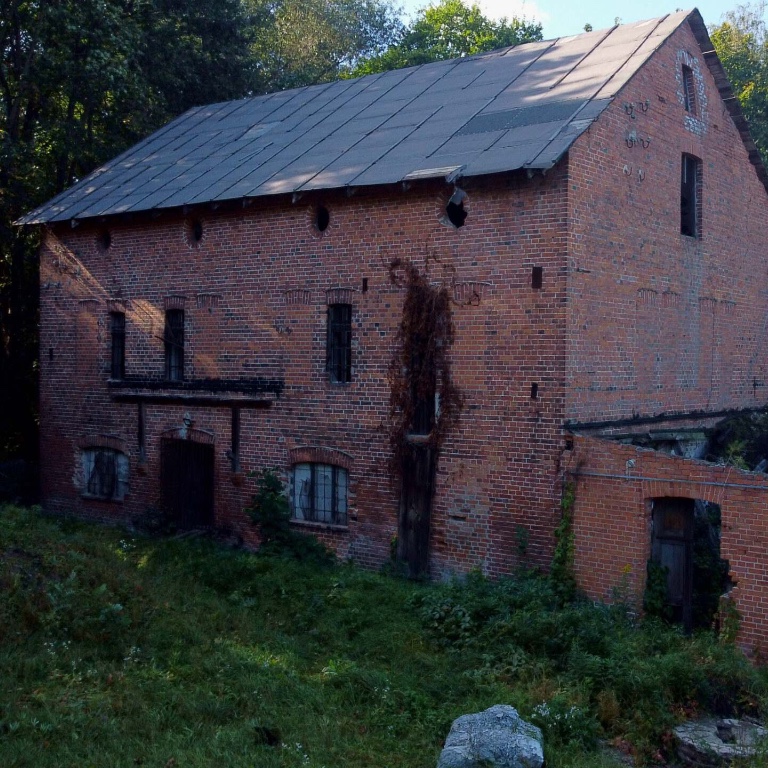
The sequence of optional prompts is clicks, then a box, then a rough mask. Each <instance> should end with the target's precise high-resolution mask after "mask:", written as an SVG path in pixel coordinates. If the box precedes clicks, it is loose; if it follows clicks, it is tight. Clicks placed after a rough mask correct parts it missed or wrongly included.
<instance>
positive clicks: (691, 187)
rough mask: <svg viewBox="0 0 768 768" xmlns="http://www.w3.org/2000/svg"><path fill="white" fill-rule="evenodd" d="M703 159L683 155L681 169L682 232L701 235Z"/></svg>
mask: <svg viewBox="0 0 768 768" xmlns="http://www.w3.org/2000/svg"><path fill="white" fill-rule="evenodd" d="M701 186H702V181H701V160H699V158H698V157H694V156H693V155H685V154H684V155H683V160H682V166H681V171H680V234H683V235H687V236H688V237H701Z"/></svg>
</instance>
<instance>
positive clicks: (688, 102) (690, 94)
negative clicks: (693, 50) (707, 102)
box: [683, 64, 698, 116]
mask: <svg viewBox="0 0 768 768" xmlns="http://www.w3.org/2000/svg"><path fill="white" fill-rule="evenodd" d="M683 100H684V102H685V111H686V112H690V113H691V114H692V115H694V116H695V115H696V114H698V110H697V104H696V86H695V80H694V78H693V70H692V69H691V68H690V67H687V66H686V65H685V64H683Z"/></svg>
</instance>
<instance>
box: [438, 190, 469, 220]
mask: <svg viewBox="0 0 768 768" xmlns="http://www.w3.org/2000/svg"><path fill="white" fill-rule="evenodd" d="M466 197H467V193H466V192H465V191H464V190H463V189H459V188H458V187H456V189H455V190H454V191H453V194H452V195H451V197H450V199H449V200H448V205H446V206H445V216H443V217H442V218H441V221H442V223H443V224H446V225H449V226H452V227H454V229H459V227H463V226H464V222H465V220H466V218H467V212H466V211H465V210H464V200H465V199H466Z"/></svg>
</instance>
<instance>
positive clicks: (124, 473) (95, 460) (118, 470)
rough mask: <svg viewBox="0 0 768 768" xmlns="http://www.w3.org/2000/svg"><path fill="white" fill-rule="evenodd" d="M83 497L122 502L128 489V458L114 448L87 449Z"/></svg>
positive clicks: (83, 463) (83, 464)
mask: <svg viewBox="0 0 768 768" xmlns="http://www.w3.org/2000/svg"><path fill="white" fill-rule="evenodd" d="M82 467H83V496H85V497H87V498H92V499H101V500H103V501H122V500H123V499H124V498H125V492H126V490H127V487H128V457H127V456H126V455H125V454H123V453H121V452H120V451H116V450H114V449H112V448H87V449H85V450H84V451H83V452H82Z"/></svg>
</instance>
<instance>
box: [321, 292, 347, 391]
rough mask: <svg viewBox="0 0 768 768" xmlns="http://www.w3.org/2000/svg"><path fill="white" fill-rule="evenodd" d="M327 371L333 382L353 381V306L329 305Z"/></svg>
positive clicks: (344, 382)
mask: <svg viewBox="0 0 768 768" xmlns="http://www.w3.org/2000/svg"><path fill="white" fill-rule="evenodd" d="M326 370H327V371H328V373H329V375H330V379H331V381H333V382H335V383H337V384H346V383H348V382H350V381H352V305H351V304H329V305H328V328H327V336H326Z"/></svg>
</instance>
